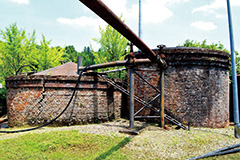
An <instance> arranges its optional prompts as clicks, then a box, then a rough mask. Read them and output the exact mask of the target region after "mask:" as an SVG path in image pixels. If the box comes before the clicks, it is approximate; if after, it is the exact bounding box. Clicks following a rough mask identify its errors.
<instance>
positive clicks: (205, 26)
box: [191, 21, 217, 31]
mask: <svg viewBox="0 0 240 160" xmlns="http://www.w3.org/2000/svg"><path fill="white" fill-rule="evenodd" d="M191 26H193V27H195V28H197V29H200V30H205V31H210V30H215V29H217V26H216V25H215V24H214V23H213V22H203V21H196V22H193V23H191Z"/></svg>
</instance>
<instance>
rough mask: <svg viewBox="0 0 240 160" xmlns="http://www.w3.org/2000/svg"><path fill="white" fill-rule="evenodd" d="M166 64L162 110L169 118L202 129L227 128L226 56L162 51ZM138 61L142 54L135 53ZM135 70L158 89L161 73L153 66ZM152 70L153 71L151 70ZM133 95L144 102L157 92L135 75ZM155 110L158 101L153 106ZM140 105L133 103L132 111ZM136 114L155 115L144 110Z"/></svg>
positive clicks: (203, 51) (191, 50)
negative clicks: (163, 108)
mask: <svg viewBox="0 0 240 160" xmlns="http://www.w3.org/2000/svg"><path fill="white" fill-rule="evenodd" d="M155 52H156V53H157V54H164V55H165V56H166V61H167V63H168V68H167V69H166V70H165V76H164V79H165V84H164V89H165V96H164V103H165V105H164V106H165V109H166V111H167V113H168V114H169V115H171V116H172V117H174V118H176V119H177V120H179V121H181V122H184V123H185V124H188V123H191V125H193V126H205V127H227V126H228V125H229V73H228V71H229V68H230V62H229V59H228V58H229V54H228V53H225V52H221V51H214V50H208V49H197V48H180V47H176V48H164V49H162V50H161V51H160V50H155ZM136 57H137V58H142V57H144V55H141V53H140V54H138V55H136ZM135 68H136V69H144V70H146V71H137V72H138V73H139V74H140V75H142V76H143V77H144V78H145V79H146V80H148V81H149V82H150V83H151V84H153V85H154V86H155V87H157V88H160V70H159V67H158V66H157V65H156V64H149V63H148V64H142V65H138V66H135ZM152 70H155V71H152ZM135 94H136V95H137V96H138V97H141V98H142V99H144V100H145V101H149V100H151V99H152V98H153V97H154V96H156V95H157V92H156V91H155V90H154V89H152V88H151V87H150V86H149V85H147V84H146V83H145V82H143V81H142V80H141V79H139V78H138V77H137V76H136V75H135ZM153 105H154V106H156V107H158V108H159V106H160V104H159V99H158V100H157V101H155V102H154V103H153ZM141 107H142V105H140V104H138V103H137V102H135V112H136V111H137V110H138V109H139V108H141ZM139 115H154V113H153V112H152V111H150V110H144V111H142V112H140V114H139Z"/></svg>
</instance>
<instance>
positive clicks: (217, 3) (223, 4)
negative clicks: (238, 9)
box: [192, 0, 240, 13]
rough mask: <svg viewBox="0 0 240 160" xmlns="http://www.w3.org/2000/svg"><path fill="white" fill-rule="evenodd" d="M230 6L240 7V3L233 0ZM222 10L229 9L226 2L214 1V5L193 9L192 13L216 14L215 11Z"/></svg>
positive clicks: (221, 0) (237, 0) (224, 0)
mask: <svg viewBox="0 0 240 160" xmlns="http://www.w3.org/2000/svg"><path fill="white" fill-rule="evenodd" d="M230 4H231V6H240V1H239V0H231V1H230ZM220 8H227V2H226V0H214V1H213V2H212V3H210V4H208V5H204V6H201V7H198V8H195V9H193V10H192V13H195V12H206V13H215V10H217V9H220Z"/></svg>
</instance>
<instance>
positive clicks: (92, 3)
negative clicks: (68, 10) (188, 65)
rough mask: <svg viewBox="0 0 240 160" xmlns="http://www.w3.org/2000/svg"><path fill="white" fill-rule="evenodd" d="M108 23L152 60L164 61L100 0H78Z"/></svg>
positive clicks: (163, 63) (162, 63)
mask: <svg viewBox="0 0 240 160" xmlns="http://www.w3.org/2000/svg"><path fill="white" fill-rule="evenodd" d="M79 1H81V2H82V3H83V4H84V5H86V6H87V7H88V8H89V9H91V10H92V11H93V12H94V13H96V14H97V15H98V16H99V17H101V18H102V19H103V20H105V21H106V22H107V23H108V24H109V25H111V26H112V27H113V28H114V29H116V30H117V31H118V32H119V33H121V34H122V35H123V36H124V37H126V38H127V39H128V40H129V41H131V42H132V43H133V44H134V45H135V46H137V47H138V48H139V49H140V50H141V51H142V52H144V53H145V54H146V55H147V57H148V58H149V59H150V60H151V61H152V62H159V63H160V64H161V65H162V66H164V65H165V61H164V60H162V59H161V58H160V57H159V56H157V54H156V53H154V52H153V51H152V50H151V49H150V48H149V47H148V46H147V45H146V44H145V43H144V42H143V41H142V40H141V39H140V38H139V37H138V36H137V35H136V34H135V33H134V32H133V31H132V30H131V29H130V28H129V27H128V26H127V25H126V24H124V23H123V21H122V20H120V19H119V18H118V17H117V16H116V15H115V14H114V13H113V12H112V11H111V10H110V9H109V8H108V7H107V6H106V5H105V4H104V3H103V2H102V1H101V0H79Z"/></svg>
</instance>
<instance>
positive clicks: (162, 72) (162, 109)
mask: <svg viewBox="0 0 240 160" xmlns="http://www.w3.org/2000/svg"><path fill="white" fill-rule="evenodd" d="M160 81H161V84H160V91H161V98H160V100H161V104H160V105H161V108H160V116H161V120H160V124H159V125H160V127H162V128H163V127H164V125H165V122H164V69H163V68H162V69H161V79H160Z"/></svg>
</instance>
